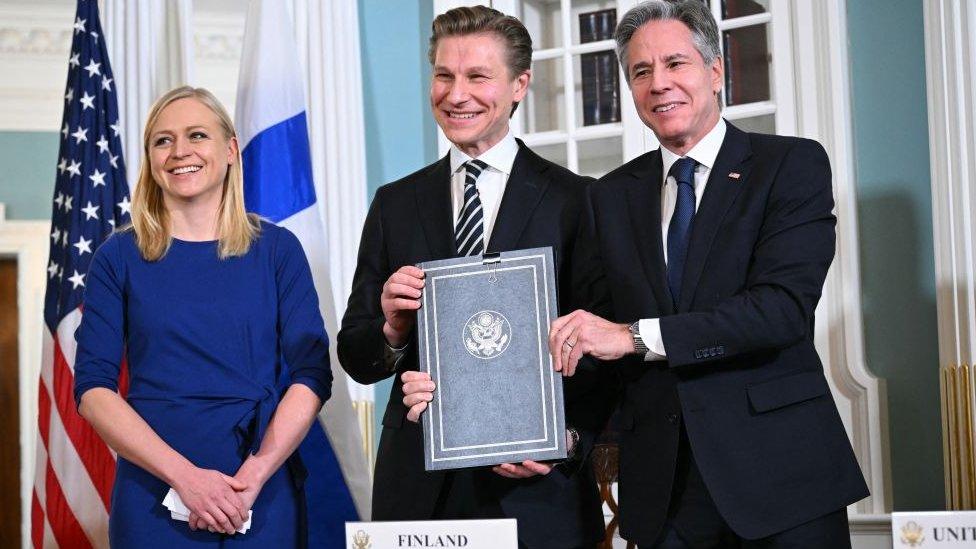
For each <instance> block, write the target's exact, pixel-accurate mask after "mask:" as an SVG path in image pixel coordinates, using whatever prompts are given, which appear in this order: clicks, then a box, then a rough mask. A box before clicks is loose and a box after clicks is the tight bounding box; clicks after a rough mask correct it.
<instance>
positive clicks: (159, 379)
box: [75, 223, 332, 549]
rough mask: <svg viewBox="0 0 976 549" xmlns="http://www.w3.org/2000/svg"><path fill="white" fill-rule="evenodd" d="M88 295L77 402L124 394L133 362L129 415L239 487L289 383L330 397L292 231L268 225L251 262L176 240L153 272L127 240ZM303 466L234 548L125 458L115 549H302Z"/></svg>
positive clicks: (104, 258) (278, 480)
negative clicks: (182, 511)
mask: <svg viewBox="0 0 976 549" xmlns="http://www.w3.org/2000/svg"><path fill="white" fill-rule="evenodd" d="M85 290H86V294H85V304H84V315H83V317H82V322H81V326H80V327H79V328H78V332H77V340H78V350H77V355H76V362H75V399H76V401H78V400H80V398H81V395H82V394H83V393H84V392H85V391H87V390H89V389H92V388H94V387H106V388H108V389H111V390H113V391H114V390H117V388H118V378H119V371H120V362H121V359H122V357H123V354H125V355H126V358H127V359H128V368H129V380H130V384H129V392H128V396H127V400H128V402H129V404H130V405H131V406H132V407H133V408H134V409H135V411H136V412H137V413H138V414H139V415H140V416H142V418H143V419H144V420H146V422H147V423H148V424H149V426H150V427H152V429H153V430H154V431H155V432H156V433H157V434H158V435H159V436H160V437H161V438H162V439H163V440H164V441H166V443H167V444H169V445H170V446H172V447H173V449H174V450H176V451H177V452H179V453H180V454H182V455H183V456H184V457H186V458H187V459H189V460H190V461H191V462H192V463H193V464H194V465H196V466H197V467H202V468H205V469H216V470H218V471H221V472H223V473H225V474H228V475H234V474H235V473H236V472H237V470H238V468H239V467H240V465H241V464H242V463H243V461H244V458H245V457H246V456H247V454H248V453H249V452H257V450H258V448H259V447H260V444H261V440H262V439H263V436H264V432H265V429H266V428H267V426H268V423H269V421H270V420H271V416H272V414H273V413H274V410H275V408H276V406H277V404H278V399H279V398H280V396H281V395H283V394H284V391H285V390H287V388H288V386H290V385H291V384H293V383H301V384H303V385H306V386H308V387H309V388H310V389H311V390H312V391H314V392H315V394H316V395H318V397H319V398H320V399H322V401H323V402H324V401H325V400H327V399H328V398H329V396H330V394H331V393H330V391H331V384H332V373H331V370H330V367H329V354H328V339H327V336H326V333H325V328H324V326H323V323H322V317H321V315H320V313H319V307H318V298H317V296H316V293H315V288H314V286H313V284H312V277H311V273H310V271H309V267H308V262H307V260H306V259H305V254H304V252H303V251H302V248H301V244H300V243H299V242H298V239H297V238H295V236H294V235H293V234H291V233H290V232H288V231H287V230H286V229H282V228H280V227H277V226H275V225H272V224H269V223H262V231H261V235H260V236H259V237H258V238H257V239H256V240H255V242H254V243H253V244H252V245H251V249H250V250H249V251H248V253H247V254H246V255H243V256H240V257H232V258H229V259H224V260H221V259H219V258H218V256H217V243H216V242H213V241H212V242H186V241H181V240H176V239H173V242H172V245H171V247H170V249H169V251H168V252H167V254H166V255H165V256H164V257H163V258H162V259H160V260H159V261H155V262H148V261H145V260H144V259H142V257H141V256H140V255H139V249H138V248H137V247H136V243H135V234H134V233H133V232H132V231H125V232H120V233H116V234H114V235H112V236H111V237H110V238H109V239H107V240H106V241H105V243H104V244H103V245H102V246H101V247H99V249H98V250H97V251H96V252H95V257H94V258H93V260H92V264H91V268H90V271H89V273H88V276H87V278H86V289H85ZM289 463H290V464H291V465H294V461H293V460H290V462H289ZM292 468H293V467H290V466H289V465H284V466H282V467H281V468H280V469H279V470H278V471H277V472H276V473H275V474H274V475H273V476H272V478H271V479H269V480H268V482H267V483H266V484H265V486H264V488H263V489H262V491H261V493H260V494H259V496H258V498H257V501H255V503H254V506H253V510H254V513H253V515H252V524H251V529H250V530H249V531H248V532H247V533H246V534H243V535H242V534H236V535H234V536H223V535H220V534H213V533H210V532H207V531H199V530H198V531H196V532H193V531H191V530H190V528H189V526H188V525H187V523H185V522H178V521H175V520H172V519H171V518H170V516H169V512H168V511H167V509H166V508H165V507H163V505H162V503H161V502H162V500H163V497H164V496H165V494H166V492H167V491H168V490H169V486H168V485H166V484H165V483H164V482H163V481H161V480H159V479H158V478H156V477H155V476H153V475H151V474H150V473H148V472H146V471H145V470H143V469H142V468H140V467H138V466H137V465H134V464H133V463H130V462H128V461H126V460H125V459H122V458H119V462H118V468H117V470H116V477H115V486H114V488H113V491H112V508H111V513H110V517H109V539H110V541H111V544H112V547H115V548H122V547H140V548H143V547H161V548H166V549H173V548H176V547H187V546H190V547H193V546H197V545H201V546H210V547H212V546H218V545H219V546H223V545H227V546H234V547H238V546H240V547H294V546H296V545H297V544H298V540H299V535H298V534H299V532H298V528H299V523H300V520H301V517H302V513H304V509H303V508H302V507H301V505H302V504H301V502H302V501H303V499H302V498H301V497H300V491H299V488H298V487H297V486H298V485H297V482H300V479H297V478H293V477H298V476H300V474H293V472H292V471H290V469H292ZM296 473H297V471H296Z"/></svg>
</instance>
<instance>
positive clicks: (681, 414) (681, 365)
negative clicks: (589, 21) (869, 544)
mask: <svg viewBox="0 0 976 549" xmlns="http://www.w3.org/2000/svg"><path fill="white" fill-rule="evenodd" d="M615 38H616V41H617V53H618V57H619V59H620V61H621V64H622V66H623V68H624V72H625V75H626V77H627V80H628V83H629V85H630V89H631V93H632V95H633V98H634V103H635V105H636V107H637V111H638V113H639V115H640V117H641V120H642V121H643V122H644V123H645V124H646V125H647V126H648V127H649V128H650V129H651V130H652V131H653V132H654V134H655V135H656V136H657V138H658V140H659V141H660V143H661V148H660V149H658V150H655V151H653V152H650V153H647V154H644V155H642V156H640V157H638V158H636V159H634V160H632V161H630V162H628V163H627V164H625V165H623V166H622V167H620V168H619V169H617V170H615V171H613V172H611V173H610V174H608V175H606V176H605V177H603V178H602V179H601V180H600V181H598V182H596V183H595V184H593V185H592V186H591V187H590V188H589V190H588V192H587V201H586V205H585V207H584V209H585V212H586V213H585V215H586V217H585V219H584V221H583V230H582V234H581V236H580V239H579V241H578V246H579V249H578V251H577V252H576V257H575V258H574V260H575V261H576V262H577V265H578V268H577V269H576V272H575V273H574V276H575V278H574V282H576V283H577V285H578V288H579V290H580V291H581V292H582V291H585V292H587V293H588V296H587V300H588V303H589V312H588V311H583V310H578V311H575V312H573V313H571V314H569V315H566V316H564V317H561V318H559V319H557V320H556V321H555V322H554V323H553V325H552V331H551V333H550V349H551V351H552V353H553V355H554V357H555V360H556V363H557V369H561V370H563V372H564V374H572V372H573V370H574V368H575V365H576V362H577V360H578V359H579V358H580V357H581V356H582V355H584V354H586V355H591V356H593V357H596V358H598V359H603V360H607V361H615V362H613V363H612V364H604V365H603V367H606V368H610V367H613V366H614V365H615V366H616V367H618V368H619V372H620V375H621V377H622V378H623V380H624V391H623V398H622V402H621V407H620V416H619V418H620V421H619V423H620V429H621V433H620V476H619V479H620V513H621V517H620V531H621V535H622V536H623V537H625V538H626V539H628V540H631V541H636V542H637V543H638V544H639V545H640V546H641V547H662V548H699V547H810V548H814V547H816V548H834V547H845V546H846V547H849V546H850V538H849V531H848V525H847V515H846V506H847V505H849V504H851V503H853V502H855V501H857V500H859V499H861V498H863V497H865V496H867V495H868V491H867V487H866V485H865V483H864V479H863V477H862V475H861V472H860V469H859V467H858V465H857V462H856V461H855V458H854V454H853V451H852V450H851V446H850V443H849V441H848V439H847V436H846V433H845V431H844V427H843V425H842V423H841V420H840V417H839V415H838V413H837V409H836V406H835V404H834V402H833V399H832V397H831V394H830V391H829V388H828V385H827V381H826V379H825V377H824V372H823V366H822V364H821V362H820V358H819V357H818V355H817V351H816V349H815V348H814V341H813V332H814V310H815V309H816V306H817V302H818V301H819V299H820V295H821V291H822V287H823V283H824V279H825V277H826V275H827V269H828V267H829V266H830V263H831V260H832V259H833V255H834V225H835V218H834V216H833V214H832V213H831V210H832V208H833V199H832V196H831V177H830V166H829V162H828V160H827V155H826V153H825V152H824V149H823V148H822V147H821V146H820V145H819V144H818V143H816V142H815V141H810V140H807V139H798V138H790V137H778V136H771V135H761V134H753V133H745V132H742V131H741V130H739V129H738V128H736V127H735V126H733V125H732V124H730V123H727V122H725V121H724V120H723V119H722V118H721V117H720V107H719V103H718V101H717V99H718V93H719V92H720V90H721V87H722V83H723V81H724V80H723V75H724V69H723V65H722V58H721V56H720V50H719V47H718V31H717V28H716V24H715V21H714V19H713V18H712V16H711V14H710V12H709V11H708V8H707V7H706V5H705V4H704V3H702V2H701V1H700V0H683V1H682V0H679V1H661V0H657V1H652V2H645V3H642V4H640V5H638V6H636V7H634V8H633V9H632V10H630V11H629V12H628V13H627V14H626V15H624V17H623V18H622V19H621V21H620V23H619V24H618V26H617V31H616V36H615Z"/></svg>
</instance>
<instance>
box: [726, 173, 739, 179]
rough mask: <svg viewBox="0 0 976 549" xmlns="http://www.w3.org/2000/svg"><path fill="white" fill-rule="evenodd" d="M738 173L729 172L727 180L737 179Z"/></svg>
mask: <svg viewBox="0 0 976 549" xmlns="http://www.w3.org/2000/svg"><path fill="white" fill-rule="evenodd" d="M739 177H741V176H740V175H739V172H729V179H739Z"/></svg>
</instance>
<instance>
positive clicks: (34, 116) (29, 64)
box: [0, 2, 74, 132]
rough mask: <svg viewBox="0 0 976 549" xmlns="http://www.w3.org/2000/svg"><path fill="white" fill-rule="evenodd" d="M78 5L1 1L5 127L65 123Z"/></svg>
mask: <svg viewBox="0 0 976 549" xmlns="http://www.w3.org/2000/svg"><path fill="white" fill-rule="evenodd" d="M73 18H74V6H73V5H71V4H67V3H65V5H63V6H56V5H43V4H40V5H34V4H28V3H26V2H25V3H12V4H9V3H4V4H0V74H3V75H6V76H7V77H5V78H3V79H2V80H0V131H2V130H16V131H50V132H56V131H58V130H59V129H60V127H61V114H62V113H61V110H62V107H63V105H64V99H63V96H64V91H63V90H64V82H65V77H66V75H67V72H68V52H69V50H70V49H71V37H72V35H71V22H72V20H73Z"/></svg>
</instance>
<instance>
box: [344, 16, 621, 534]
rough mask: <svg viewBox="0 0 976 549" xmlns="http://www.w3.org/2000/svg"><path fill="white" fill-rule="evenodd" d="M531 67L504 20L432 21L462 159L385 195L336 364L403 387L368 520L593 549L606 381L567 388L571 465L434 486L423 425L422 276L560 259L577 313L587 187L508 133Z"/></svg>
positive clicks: (388, 425) (363, 249) (456, 477)
mask: <svg viewBox="0 0 976 549" xmlns="http://www.w3.org/2000/svg"><path fill="white" fill-rule="evenodd" d="M531 55H532V43H531V39H530V38H529V35H528V32H527V31H526V30H525V27H524V26H523V25H522V24H521V23H520V22H519V21H518V20H517V19H514V18H512V17H507V16H504V15H503V14H501V13H500V12H498V11H496V10H493V9H490V8H485V7H483V6H478V7H475V8H458V9H454V10H450V11H448V12H446V13H444V14H443V15H440V16H438V17H437V18H436V19H435V20H434V24H433V36H432V37H431V41H430V61H431V64H432V65H433V77H432V82H431V90H430V97H431V108H432V110H433V114H434V118H435V120H436V121H437V123H438V125H439V126H440V127H441V129H442V130H443V131H444V134H445V135H446V136H447V138H448V139H449V140H450V141H451V142H452V143H453V146H452V147H451V151H450V153H449V154H448V155H447V156H445V157H444V158H442V159H440V160H438V161H437V162H435V163H433V164H431V165H430V166H427V167H425V168H423V169H421V170H420V171H417V172H415V173H413V174H411V175H408V176H407V177H405V178H403V179H401V180H399V181H396V182H393V183H390V184H388V185H385V186H383V187H381V188H380V189H379V190H378V191H377V192H376V196H375V197H374V199H373V202H372V205H371V207H370V210H369V214H368V215H367V218H366V222H365V226H364V228H363V235H362V241H361V245H360V251H359V261H358V265H357V268H356V274H355V279H354V281H353V289H352V295H351V296H350V298H349V304H348V308H347V309H346V313H345V316H344V317H343V320H342V329H341V331H340V332H339V335H338V353H339V359H340V362H341V364H342V366H343V368H345V370H346V371H347V372H348V373H349V375H350V376H352V378H353V379H355V380H356V381H358V382H360V383H374V382H376V381H379V380H382V379H385V378H388V377H390V376H396V377H395V381H394V384H393V387H392V391H391V393H390V400H389V404H388V406H387V408H386V411H385V413H384V415H383V433H382V436H381V438H380V445H379V451H378V455H377V458H376V471H375V478H374V483H373V513H372V518H373V520H425V519H466V518H503V517H504V518H516V519H518V532H519V540H520V544H521V546H522V547H527V548H553V549H557V548H558V549H568V548H581V547H593V546H594V544H595V543H596V542H597V541H598V540H600V539H601V538H602V534H603V513H602V509H601V503H600V499H599V495H598V493H597V490H596V483H595V481H594V478H593V472H592V469H591V467H589V463H588V462H587V460H586V453H587V452H586V450H587V449H588V448H589V447H591V446H592V443H593V440H594V439H595V437H596V435H597V434H598V433H599V431H600V428H601V427H602V425H603V422H604V421H605V418H606V415H608V412H607V411H606V409H607V406H606V404H605V403H606V402H607V401H608V400H609V399H611V398H612V394H613V392H614V391H615V389H614V388H613V387H612V386H610V385H609V384H607V383H604V382H603V381H602V377H603V376H604V374H603V373H602V372H600V371H593V370H591V371H589V372H587V375H586V376H584V377H586V379H580V380H579V381H578V382H577V380H575V379H573V380H570V381H567V382H566V383H565V384H564V388H565V402H566V409H567V425H568V426H572V427H573V428H572V429H571V430H570V432H569V433H567V437H568V442H569V443H570V444H571V445H572V446H574V448H573V450H572V451H571V453H573V454H574V455H573V458H572V459H570V460H569V461H567V462H564V463H562V464H560V465H559V466H557V467H553V466H551V465H549V464H544V463H536V462H532V461H526V462H523V463H518V464H504V465H500V466H497V467H495V468H493V470H492V469H487V468H484V469H468V470H461V471H453V472H443V471H436V472H425V470H424V458H423V438H422V433H421V428H420V426H419V425H418V424H417V420H418V418H419V416H420V414H421V413H422V412H423V411H424V409H425V408H426V406H427V403H428V402H429V401H430V400H431V399H432V398H433V391H434V390H435V387H434V383H433V382H432V381H431V379H430V377H429V376H428V375H427V374H424V373H421V372H418V371H416V370H417V368H418V357H417V342H416V334H415V333H414V332H413V330H414V324H415V318H416V310H417V309H418V308H419V307H420V303H419V300H418V297H419V296H420V292H421V288H422V287H423V285H424V276H423V272H422V271H421V270H420V269H418V268H417V267H415V266H414V265H415V264H416V263H418V262H421V261H428V260H435V259H444V258H450V257H458V256H464V255H477V254H481V253H484V252H485V251H488V252H500V251H507V250H516V249H522V248H533V247H540V246H552V247H553V250H554V256H555V260H556V263H557V282H558V283H559V285H560V289H561V290H562V291H561V294H560V296H559V297H560V303H561V310H562V311H568V310H569V308H568V307H569V304H570V303H571V300H572V296H571V294H570V292H569V291H568V289H569V288H570V287H571V285H572V277H573V273H572V271H571V270H570V268H569V267H570V263H571V252H572V251H573V249H574V239H575V237H576V234H577V233H578V227H579V219H580V212H581V205H582V200H583V192H584V189H585V185H586V183H587V180H586V178H583V177H580V176H577V175H575V174H573V173H571V172H569V171H568V170H566V169H564V168H562V167H560V166H557V165H555V164H553V163H551V162H549V161H547V160H544V159H543V158H541V157H540V156H538V155H536V154H535V153H534V152H532V151H531V150H530V149H529V148H528V147H526V146H525V145H524V144H523V143H522V142H521V141H519V140H517V139H515V138H514V137H513V136H512V134H511V132H510V130H509V118H510V116H511V115H512V113H513V112H514V110H515V107H516V106H517V104H518V102H519V101H521V100H522V99H523V98H524V97H525V94H526V92H527V89H528V84H529V79H530V76H531V72H530V70H529V65H530V62H531ZM601 410H603V411H601ZM513 413H517V411H513ZM405 419H406V420H407V421H404V420H405ZM564 517H569V520H563V518H564Z"/></svg>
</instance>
